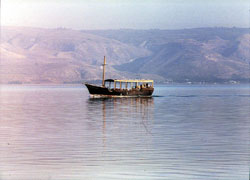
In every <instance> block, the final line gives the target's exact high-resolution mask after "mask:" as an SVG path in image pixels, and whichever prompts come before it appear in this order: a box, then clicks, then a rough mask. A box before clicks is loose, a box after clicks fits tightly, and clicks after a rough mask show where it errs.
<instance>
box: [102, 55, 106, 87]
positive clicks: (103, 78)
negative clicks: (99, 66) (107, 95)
mask: <svg viewBox="0 0 250 180" xmlns="http://www.w3.org/2000/svg"><path fill="white" fill-rule="evenodd" d="M105 65H106V57H105V56H104V62H103V72H102V86H103V87H104V86H105Z"/></svg>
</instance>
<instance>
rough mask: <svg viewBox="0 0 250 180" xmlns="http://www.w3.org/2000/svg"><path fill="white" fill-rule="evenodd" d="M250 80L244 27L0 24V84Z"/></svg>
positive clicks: (249, 52) (249, 45)
mask: <svg viewBox="0 0 250 180" xmlns="http://www.w3.org/2000/svg"><path fill="white" fill-rule="evenodd" d="M104 55H106V56H107V60H108V64H109V65H108V68H107V70H108V72H107V77H108V78H152V79H154V80H157V81H175V82H187V81H191V82H225V81H226V82H227V81H230V80H235V81H241V82H249V79H250V68H249V67H250V33H249V29H246V28H196V29H183V30H157V29H153V30H130V29H121V30H88V31H77V30H71V29H62V28H58V29H41V28H28V27H1V44H0V58H1V64H0V77H1V78H0V83H72V82H82V81H85V80H98V79H100V78H101V73H102V72H101V64H102V62H103V56H104Z"/></svg>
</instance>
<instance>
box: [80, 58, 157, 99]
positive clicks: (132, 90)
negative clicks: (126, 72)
mask: <svg viewBox="0 0 250 180" xmlns="http://www.w3.org/2000/svg"><path fill="white" fill-rule="evenodd" d="M105 65H106V58H105V56H104V63H103V76H102V85H101V86H99V85H93V84H89V83H85V85H86V87H87V88H88V90H89V93H90V95H91V96H94V97H96V96H100V97H123V96H125V97H126V96H135V97H138V96H142V97H148V96H151V95H152V94H153V92H154V81H153V80H144V79H142V80H138V79H135V80H127V79H125V80H119V79H106V80H105Z"/></svg>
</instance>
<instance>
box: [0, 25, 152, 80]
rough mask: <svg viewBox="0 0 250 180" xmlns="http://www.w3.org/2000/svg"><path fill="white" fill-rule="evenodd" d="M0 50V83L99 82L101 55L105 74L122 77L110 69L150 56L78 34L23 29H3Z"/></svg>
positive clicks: (106, 39)
mask: <svg viewBox="0 0 250 180" xmlns="http://www.w3.org/2000/svg"><path fill="white" fill-rule="evenodd" d="M0 50H1V66H0V75H1V83H16V82H20V83H64V82H77V81H79V82H80V81H82V80H95V79H100V77H101V70H100V68H101V67H100V66H101V64H102V63H103V56H104V55H107V57H108V63H109V65H110V68H109V71H108V73H110V75H114V76H118V77H121V76H122V73H119V72H117V71H116V70H114V69H113V68H112V65H115V64H122V63H125V62H128V61H129V60H131V59H135V58H139V57H144V56H147V55H149V54H150V51H148V50H146V49H145V48H140V47H135V46H133V45H128V44H125V43H122V42H120V41H117V40H112V39H108V38H104V37H100V36H96V35H92V34H88V33H83V32H80V31H75V30H70V29H39V28H22V27H2V29H1V45H0ZM123 74H124V73H123Z"/></svg>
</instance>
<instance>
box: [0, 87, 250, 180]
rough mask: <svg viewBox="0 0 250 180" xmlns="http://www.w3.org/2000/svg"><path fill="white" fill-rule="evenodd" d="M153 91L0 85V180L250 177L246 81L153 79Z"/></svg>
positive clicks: (240, 179) (237, 179)
mask: <svg viewBox="0 0 250 180" xmlns="http://www.w3.org/2000/svg"><path fill="white" fill-rule="evenodd" d="M154 95H155V96H154V97H152V98H115V99H90V98H89V95H88V92H87V89H86V88H85V87H83V86H80V85H79V86H78V85H72V86H70V85H67V86H35V85H34V86H23V85H20V86H16V85H9V86H1V91H0V98H1V99H0V179H1V180H83V179H94V180H95V179H141V180H146V179H164V180H165V179H166V180H168V179H169V180H180V179H185V180H247V179H249V162H250V160H249V157H250V146H249V142H250V88H249V86H248V85H240V86H239V85H238V86H237V85H213V86H207V85H202V86H198V85H169V86H156V89H155V92H154Z"/></svg>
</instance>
